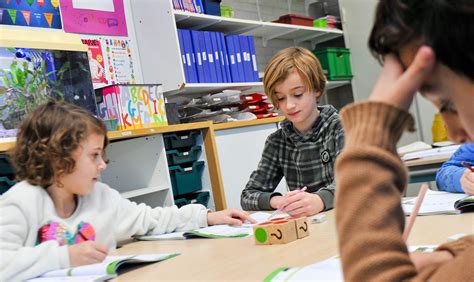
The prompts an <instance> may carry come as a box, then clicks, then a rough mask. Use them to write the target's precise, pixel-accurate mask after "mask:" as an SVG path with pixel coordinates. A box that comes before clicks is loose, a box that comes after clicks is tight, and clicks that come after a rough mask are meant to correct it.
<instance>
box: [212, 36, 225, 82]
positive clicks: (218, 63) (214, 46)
mask: <svg viewBox="0 0 474 282" xmlns="http://www.w3.org/2000/svg"><path fill="white" fill-rule="evenodd" d="M209 33H210V35H211V41H212V51H213V54H214V64H215V67H216V77H217V79H216V82H218V83H222V82H224V80H223V79H222V66H221V56H220V54H219V44H218V43H217V34H216V33H217V32H213V31H210V32H209Z"/></svg>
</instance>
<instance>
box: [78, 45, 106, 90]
mask: <svg viewBox="0 0 474 282" xmlns="http://www.w3.org/2000/svg"><path fill="white" fill-rule="evenodd" d="M82 43H84V44H86V45H87V47H88V50H87V56H88V57H89V67H90V70H91V76H92V83H93V84H94V88H98V87H103V86H106V85H108V84H109V81H108V79H107V74H106V73H107V72H106V71H105V65H104V64H105V63H104V54H103V52H102V43H101V42H100V40H98V39H82Z"/></svg>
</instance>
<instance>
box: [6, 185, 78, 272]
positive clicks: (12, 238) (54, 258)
mask: <svg viewBox="0 0 474 282" xmlns="http://www.w3.org/2000/svg"><path fill="white" fill-rule="evenodd" d="M22 188H23V187H18V186H17V187H15V188H11V189H22ZM2 197H3V199H1V200H0V215H1V216H0V254H1V255H0V277H1V280H2V281H11V280H25V279H30V278H33V277H36V276H38V275H41V274H42V273H44V272H47V271H50V270H56V269H60V268H67V267H69V257H68V250H67V248H68V246H59V244H58V243H57V242H56V241H47V242H44V243H41V244H39V245H37V246H34V245H33V244H34V243H31V245H26V246H25V244H28V242H27V241H28V240H27V237H28V235H29V234H30V233H31V232H33V233H36V232H37V230H30V228H31V226H30V223H29V220H28V218H31V217H29V216H28V215H27V214H25V213H24V211H23V210H21V208H20V207H19V206H18V205H17V204H16V203H15V202H12V201H10V199H8V198H7V199H5V197H6V196H2ZM23 200H27V199H23ZM35 212H36V211H35Z"/></svg>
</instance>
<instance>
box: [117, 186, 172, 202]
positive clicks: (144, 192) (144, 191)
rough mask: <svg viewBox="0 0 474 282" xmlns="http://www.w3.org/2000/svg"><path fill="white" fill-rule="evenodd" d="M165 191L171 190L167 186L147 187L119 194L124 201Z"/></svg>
mask: <svg viewBox="0 0 474 282" xmlns="http://www.w3.org/2000/svg"><path fill="white" fill-rule="evenodd" d="M167 189H171V187H169V186H168V185H166V186H161V187H160V186H158V187H147V188H141V189H135V190H132V191H128V192H122V193H120V194H121V195H122V197H124V198H126V199H130V198H135V197H139V196H142V195H147V194H151V193H155V192H159V191H165V190H167Z"/></svg>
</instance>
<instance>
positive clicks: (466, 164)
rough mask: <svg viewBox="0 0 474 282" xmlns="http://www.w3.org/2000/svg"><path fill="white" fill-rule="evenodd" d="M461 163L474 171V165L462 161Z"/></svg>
mask: <svg viewBox="0 0 474 282" xmlns="http://www.w3.org/2000/svg"><path fill="white" fill-rule="evenodd" d="M461 164H462V165H463V166H464V167H466V168H467V169H469V170H470V171H471V172H474V168H472V166H470V165H469V164H468V163H467V162H465V161H462V162H461Z"/></svg>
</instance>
